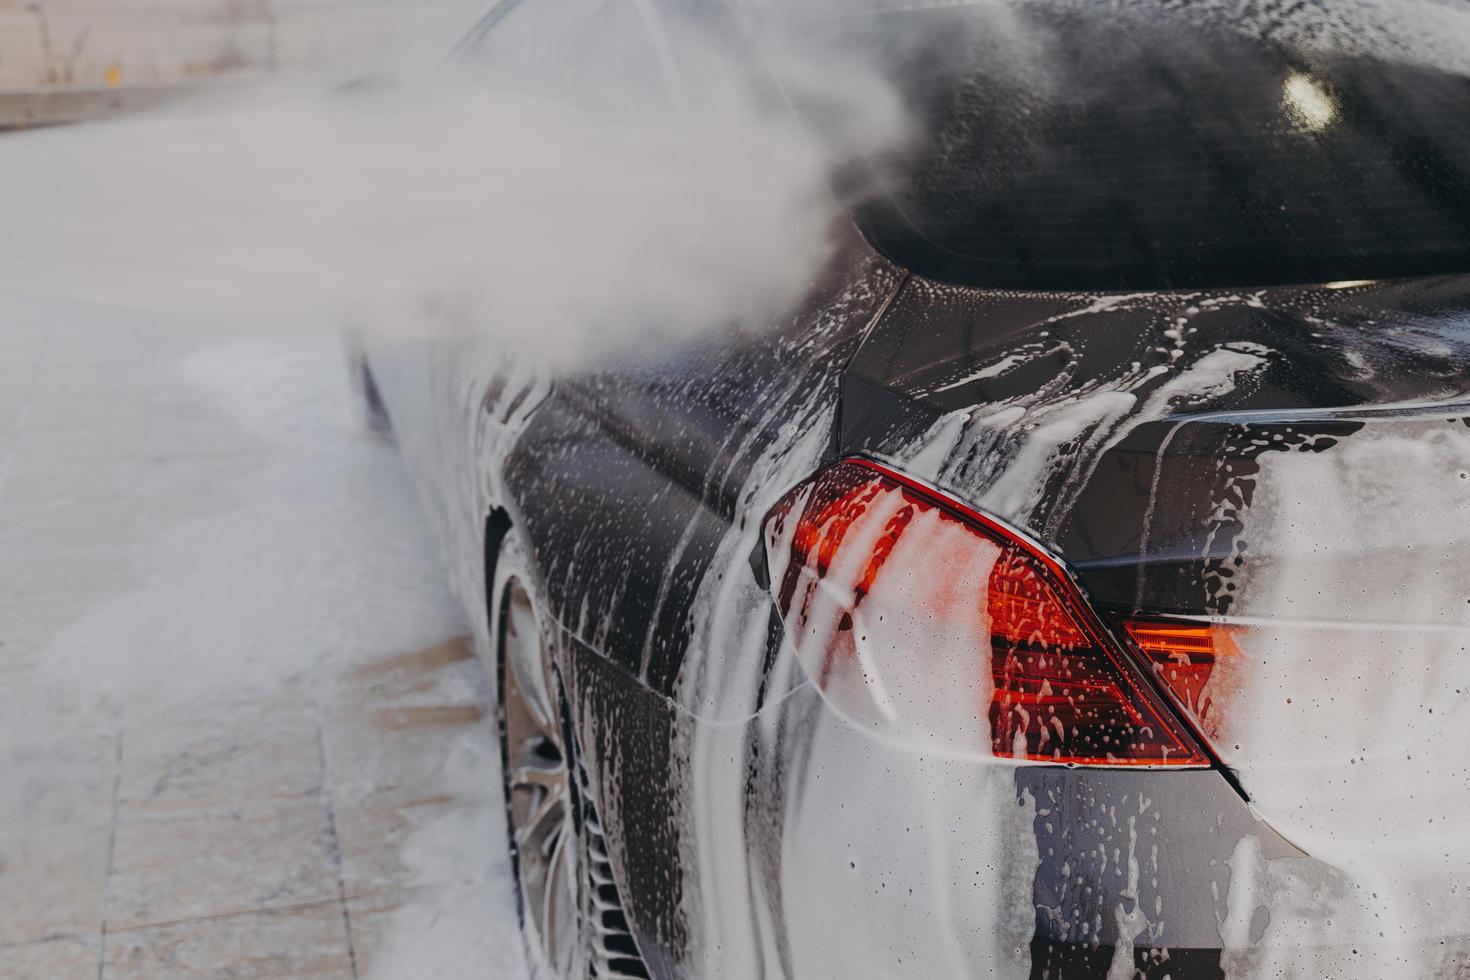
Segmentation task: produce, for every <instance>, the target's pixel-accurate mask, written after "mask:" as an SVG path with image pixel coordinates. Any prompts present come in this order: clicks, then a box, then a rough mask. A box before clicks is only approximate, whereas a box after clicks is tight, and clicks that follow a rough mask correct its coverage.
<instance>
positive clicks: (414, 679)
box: [326, 636, 486, 709]
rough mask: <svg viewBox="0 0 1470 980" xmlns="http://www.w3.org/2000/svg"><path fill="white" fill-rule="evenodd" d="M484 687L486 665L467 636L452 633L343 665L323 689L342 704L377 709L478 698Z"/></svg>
mask: <svg viewBox="0 0 1470 980" xmlns="http://www.w3.org/2000/svg"><path fill="white" fill-rule="evenodd" d="M485 687H486V680H485V668H484V666H483V665H482V664H481V663H480V661H479V658H478V657H477V656H476V654H475V650H474V647H473V646H472V645H471V641H470V638H469V637H468V636H456V637H453V638H451V639H448V640H445V641H444V642H442V643H436V644H434V645H433V646H429V647H425V648H423V649H421V650H415V651H413V652H411V653H403V654H394V655H391V656H387V657H378V658H375V659H373V660H367V661H365V662H363V663H361V664H358V665H356V666H355V667H352V668H351V669H348V670H343V671H341V672H339V673H338V674H337V675H336V676H335V677H333V678H332V685H331V687H330V688H329V689H328V691H327V692H326V694H327V696H328V698H329V699H330V700H331V701H333V702H335V703H336V704H338V705H341V706H344V707H350V708H359V709H378V708H386V707H405V706H410V705H444V704H454V703H465V702H468V701H477V700H479V699H480V695H481V693H482V691H483V690H484V689H485Z"/></svg>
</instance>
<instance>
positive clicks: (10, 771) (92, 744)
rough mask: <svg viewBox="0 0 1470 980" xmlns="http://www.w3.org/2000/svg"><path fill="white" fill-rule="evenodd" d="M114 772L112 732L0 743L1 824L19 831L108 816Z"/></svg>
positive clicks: (113, 740) (114, 758) (88, 820)
mask: <svg viewBox="0 0 1470 980" xmlns="http://www.w3.org/2000/svg"><path fill="white" fill-rule="evenodd" d="M116 773H117V740H116V738H115V737H114V736H112V735H105V734H82V735H71V736H67V737H61V738H46V739H42V740H31V741H17V740H15V739H13V738H7V739H5V740H4V741H0V828H4V829H5V830H7V831H11V832H20V831H25V830H36V829H40V828H44V827H55V826H59V825H62V824H73V823H89V822H92V823H95V822H96V821H97V820H98V819H99V818H106V817H107V815H108V814H110V813H111V812H112V796H113V786H114V784H115V781H116V780H115V777H116Z"/></svg>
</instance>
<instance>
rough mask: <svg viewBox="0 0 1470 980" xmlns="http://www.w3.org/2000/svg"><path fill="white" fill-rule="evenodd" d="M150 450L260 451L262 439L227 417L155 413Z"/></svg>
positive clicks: (188, 452) (168, 452)
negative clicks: (160, 414)
mask: <svg viewBox="0 0 1470 980" xmlns="http://www.w3.org/2000/svg"><path fill="white" fill-rule="evenodd" d="M146 445H147V451H148V452H149V453H151V454H154V455H174V456H181V455H200V454H206V453H207V454H214V455H222V454H227V453H258V452H260V451H261V448H262V446H261V442H260V440H259V439H257V438H256V437H255V436H253V435H252V434H251V433H249V432H247V431H246V430H245V429H243V428H241V427H240V426H239V425H238V424H237V423H235V422H233V421H231V420H229V419H224V418H212V417H208V416H206V417H202V418H198V417H180V416H162V417H160V416H159V415H157V414H155V415H154V416H153V418H152V419H151V420H150V422H149V425H148V436H147V442H146Z"/></svg>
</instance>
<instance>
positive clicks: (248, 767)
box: [118, 702, 322, 819]
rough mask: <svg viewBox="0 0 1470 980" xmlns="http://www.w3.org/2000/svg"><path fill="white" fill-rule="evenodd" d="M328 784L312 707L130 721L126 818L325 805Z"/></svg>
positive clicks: (257, 706)
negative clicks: (324, 780)
mask: <svg viewBox="0 0 1470 980" xmlns="http://www.w3.org/2000/svg"><path fill="white" fill-rule="evenodd" d="M321 789H322V767H321V748H320V745H319V742H318V739H317V728H316V723H315V719H314V717H313V715H312V709H311V707H310V705H306V704H300V703H298V704H296V705H294V706H293V705H291V704H290V703H289V702H285V703H269V702H267V703H260V702H256V703H254V704H251V705H249V706H247V707H245V708H238V707H237V708H235V709H234V710H226V711H219V710H217V709H216V710H215V711H214V712H212V713H210V714H207V715H194V716H188V715H186V716H183V717H175V718H172V719H169V720H167V721H164V722H156V723H153V724H145V725H130V726H129V728H128V733H127V741H126V743H125V745H124V749H123V759H122V775H121V780H120V783H119V796H118V806H119V813H120V814H121V816H122V817H123V819H134V818H138V817H147V816H180V815H203V814H209V813H219V814H230V813H254V812H260V811H264V810H271V809H274V808H279V807H281V806H283V805H287V806H288V805H292V804H299V803H303V802H319V801H320V799H321V796H320V794H321Z"/></svg>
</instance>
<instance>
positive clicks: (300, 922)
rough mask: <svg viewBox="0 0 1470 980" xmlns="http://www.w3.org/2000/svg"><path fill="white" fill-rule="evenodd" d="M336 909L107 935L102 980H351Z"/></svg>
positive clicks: (324, 906) (328, 907)
mask: <svg viewBox="0 0 1470 980" xmlns="http://www.w3.org/2000/svg"><path fill="white" fill-rule="evenodd" d="M352 975H353V974H352V968H351V962H350V960H349V957H348V950H347V929H346V925H345V923H344V921H343V917H342V908H341V906H340V905H339V904H338V903H337V902H336V901H331V902H326V903H323V904H321V905H318V906H314V907H311V908H297V909H291V910H288V911H276V912H247V913H244V914H240V915H230V916H224V917H221V918H212V919H203V920H194V921H187V922H175V923H169V924H166V925H160V926H155V927H152V928H148V929H139V930H135V931H127V932H110V933H109V934H108V937H107V953H106V958H105V962H104V965H103V972H102V980H197V978H200V977H211V978H217V980H286V978H290V980H348V978H350V977H352Z"/></svg>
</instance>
